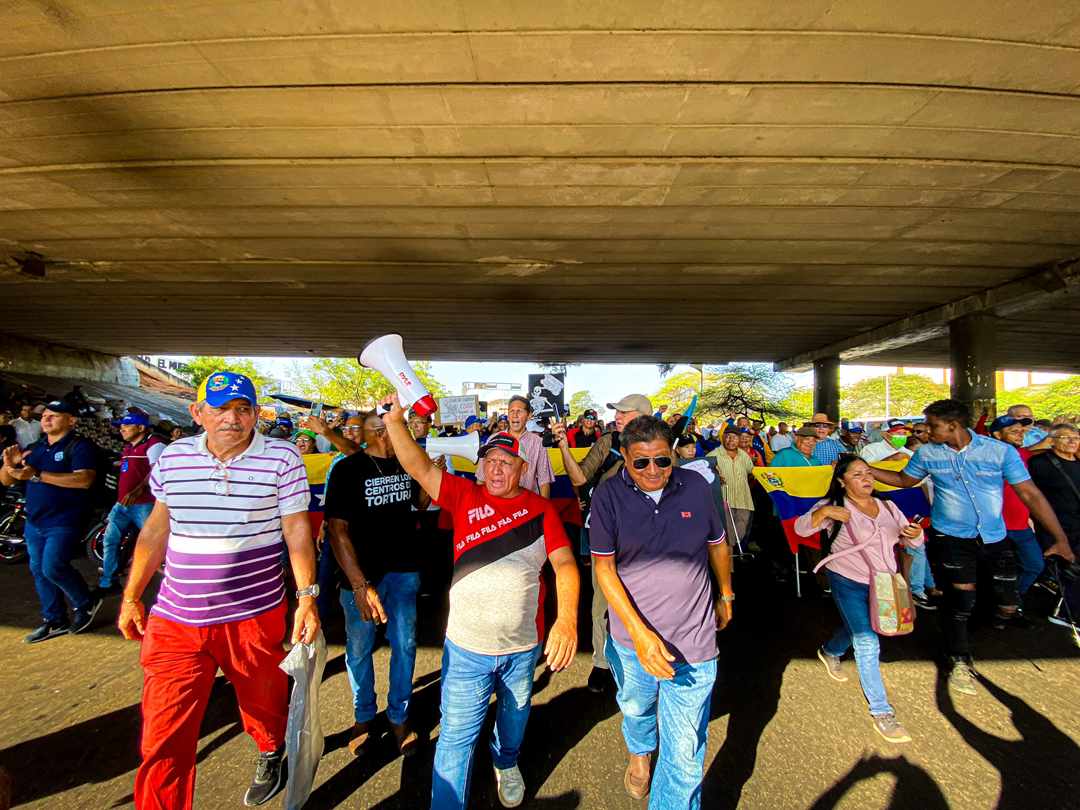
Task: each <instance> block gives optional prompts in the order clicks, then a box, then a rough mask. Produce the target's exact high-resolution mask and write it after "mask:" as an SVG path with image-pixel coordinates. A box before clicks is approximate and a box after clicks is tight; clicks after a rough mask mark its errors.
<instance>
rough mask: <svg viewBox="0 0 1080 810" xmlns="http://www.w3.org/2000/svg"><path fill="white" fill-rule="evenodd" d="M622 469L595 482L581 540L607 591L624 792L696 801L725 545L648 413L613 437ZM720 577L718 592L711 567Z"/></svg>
mask: <svg viewBox="0 0 1080 810" xmlns="http://www.w3.org/2000/svg"><path fill="white" fill-rule="evenodd" d="M619 442H620V445H621V448H622V455H623V459H624V462H625V463H624V464H623V468H622V470H621V471H620V472H619V473H618V474H617V475H614V476H612V477H611V478H609V479H608V480H607V481H605V482H604V483H603V484H601V485H600V486H599V487H597V489H596V493H595V494H594V495H593V501H592V512H591V518H590V529H589V543H590V547H591V550H592V555H593V565H594V567H595V569H596V580H597V582H598V583H599V585H600V587H601V589H602V590H603V592H604V595H605V596H606V597H607V601H608V607H609V611H608V619H609V622H610V625H611V635H610V637H609V638H608V642H607V660H608V663H609V664H610V666H611V672H612V675H613V676H614V677H615V682H616V684H617V685H618V694H617V700H618V702H619V708H620V709H621V710H622V713H623V723H622V730H623V737H624V739H625V740H626V746H627V748H628V749H629V752H630V763H629V765H628V766H627V768H626V772H625V774H624V776H623V785H624V786H625V788H626V792H627V793H629V794H630V796H632V797H633V798H635V799H640V798H643V797H644V796H646V795H647V794H648V793H649V792H650V787H649V760H650V758H651V756H652V753H653V752H654V751H656V750H657V747H659V752H660V753H659V758H658V760H657V766H656V773H655V776H654V778H653V784H652V796H653V798H652V800H651V801H650V804H649V806H650V808H653V810H656V809H657V808H676V807H678V808H683V807H685V808H689V809H690V810H696V808H699V807H700V806H701V779H702V775H703V770H704V764H705V742H706V735H707V733H708V726H709V703H710V700H711V696H712V688H713V683H714V682H715V681H716V656H717V648H716V631H717V630H718V629H720V630H722V629H723V628H724V627H725V626H727V623H728V622H729V621H730V620H731V614H732V603H733V602H734V600H735V596H734V594H733V593H732V588H731V550H730V548H729V547H728V545H727V543H726V542H725V536H724V522H723V519H722V518H721V517H720V514H719V512H718V511H717V509H716V504H715V502H714V500H713V497H712V492H711V491H710V489H709V485H708V483H706V481H705V479H704V478H702V477H701V476H700V475H698V474H697V473H695V472H693V471H691V470H684V469H674V468H673V467H672V463H673V460H674V459H673V452H672V444H673V437H672V433H671V429H670V428H669V427H668V426H667V425H666V424H665V423H664V422H663V421H661V420H659V419H657V418H655V417H652V416H641V417H638V418H637V419H635V420H634V421H632V422H630V424H628V425H627V426H626V427H625V428H624V429H623V431H622V433H621V434H620V437H619ZM710 567H711V568H712V570H713V572H714V573H715V574H716V579H717V581H718V582H719V584H720V594H719V596H717V597H716V598H715V601H714V597H713V593H712V582H711V580H710V578H709V569H710Z"/></svg>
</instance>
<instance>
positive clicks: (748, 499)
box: [709, 447, 754, 511]
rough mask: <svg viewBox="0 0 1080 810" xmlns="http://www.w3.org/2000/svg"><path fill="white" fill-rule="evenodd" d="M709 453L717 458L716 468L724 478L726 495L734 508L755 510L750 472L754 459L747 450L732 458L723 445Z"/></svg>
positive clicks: (729, 504) (729, 503)
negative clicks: (751, 492)
mask: <svg viewBox="0 0 1080 810" xmlns="http://www.w3.org/2000/svg"><path fill="white" fill-rule="evenodd" d="M709 455H710V456H711V457H713V458H715V459H716V469H717V470H718V471H719V472H720V476H721V477H722V478H723V479H724V497H726V498H727V502H728V506H730V507H731V508H732V509H749V510H750V511H753V510H754V497H753V496H752V495H751V494H750V478H749V476H750V472H751V471H752V470H753V469H754V460H753V459H752V458H750V454H749V453H747V452H746V451H745V450H740V451H739V454H738V455H737V456H736V457H735V458H732V457H731V456H729V455H728V452H727V450H725V449H724V448H723V447H717V448H716V449H715V450H713V451H712V452H711V453H709Z"/></svg>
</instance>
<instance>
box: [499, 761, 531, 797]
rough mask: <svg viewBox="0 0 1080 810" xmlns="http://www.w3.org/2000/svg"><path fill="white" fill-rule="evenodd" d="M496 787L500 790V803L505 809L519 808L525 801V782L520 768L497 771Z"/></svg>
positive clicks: (514, 767) (515, 766)
mask: <svg viewBox="0 0 1080 810" xmlns="http://www.w3.org/2000/svg"><path fill="white" fill-rule="evenodd" d="M495 785H496V787H498V789H499V803H500V804H501V805H502V806H503V807H517V806H518V805H520V804H521V803H522V802H523V801H525V780H524V779H522V778H521V771H520V770H518V766H517V765H514V766H513V767H510V768H505V769H502V768H496V769H495Z"/></svg>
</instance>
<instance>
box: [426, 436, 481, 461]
mask: <svg viewBox="0 0 1080 810" xmlns="http://www.w3.org/2000/svg"><path fill="white" fill-rule="evenodd" d="M424 449H425V450H427V454H428V455H429V456H430V457H431V458H438V457H439V456H457V457H458V458H467V459H468V460H469V461H471V462H472V463H473V464H476V462H478V461H479V460H480V434H479V433H466V434H465V435H464V436H453V437H450V438H446V439H438V438H431V439H428V440H427V444H425V445H424Z"/></svg>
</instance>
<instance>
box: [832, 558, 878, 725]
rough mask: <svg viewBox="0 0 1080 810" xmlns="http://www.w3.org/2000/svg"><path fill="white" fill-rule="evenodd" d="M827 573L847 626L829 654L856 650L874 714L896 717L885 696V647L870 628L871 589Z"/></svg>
mask: <svg viewBox="0 0 1080 810" xmlns="http://www.w3.org/2000/svg"><path fill="white" fill-rule="evenodd" d="M825 573H826V575H827V576H828V577H829V585H830V586H832V598H833V601H834V602H835V603H836V609H837V610H839V611H840V619H841V620H842V622H843V623H842V624H841V625H840V627H839V629H838V630H837V631H836V633H835V634H834V635H833V637H832V638H831V639H829V641H828V643H827V644H825V646H824V647H823V649H824V650H825V652H826V653H828V654H829V655H835V656H836V657H837V658H839V657H841V656H843V655H844V653H846V652H847V651H848V650H849V649H850V648H851V647H854V648H855V665H856V667H857V668H858V670H859V683H860V684H862V691H863V695H865V696H866V702H867V703H869V704H870V714H872V715H875V716H877V715H881V714H893V709H892V706H890V705H889V698H888V697H887V696H886V695H885V682H884V681H883V680H882V679H881V665H880V664H879V663H878V655H879V653H880V651H881V645H880V643H879V642H878V635H877V633H875V632H874V628H873V627H872V626H871V625H870V586H869V585H863V584H862V583H861V582H855V581H854V580H851V579H848V578H847V577H845V576H841V575H840V574H837V573H835V572H834V571H829V570H828V569H826V572H825Z"/></svg>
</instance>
